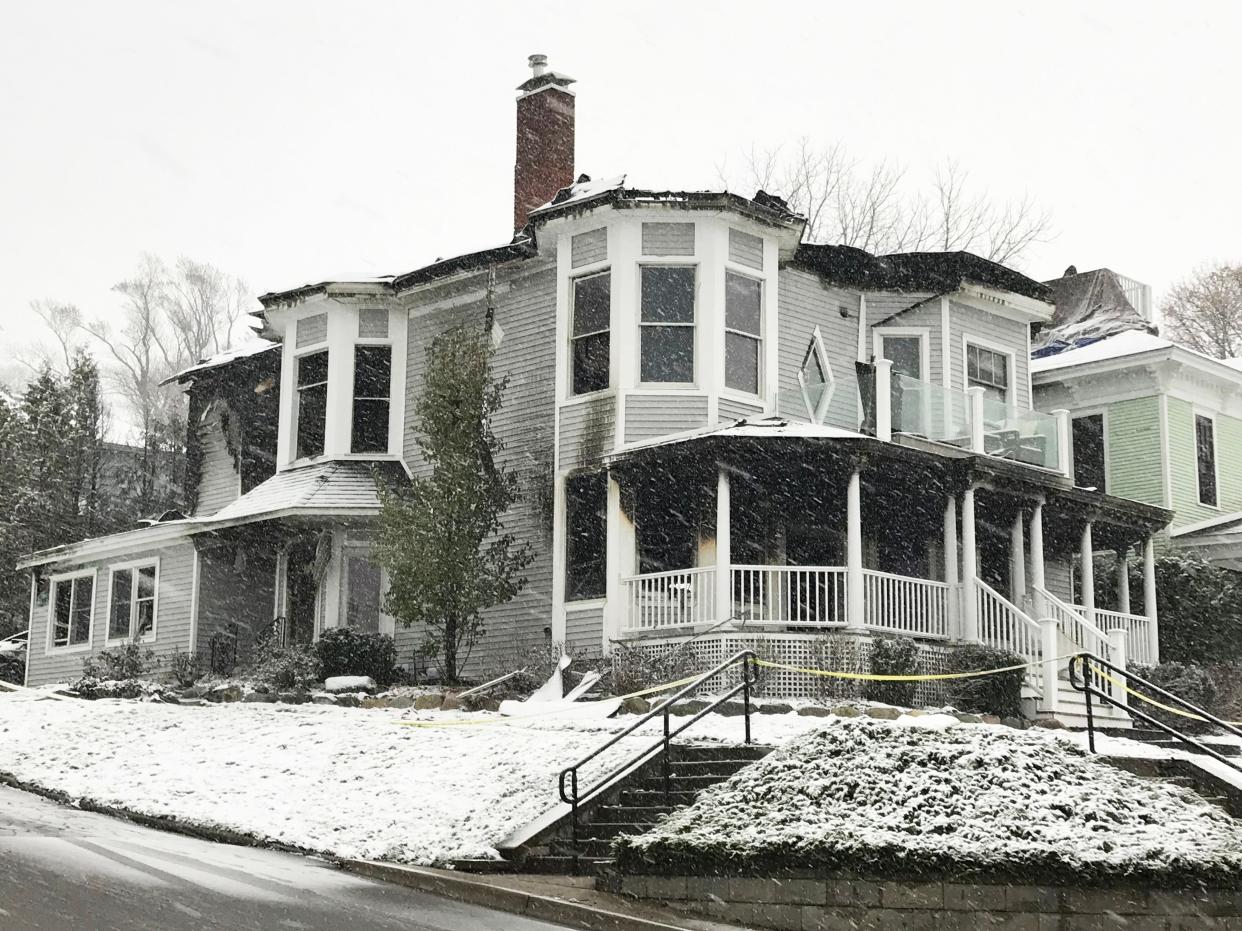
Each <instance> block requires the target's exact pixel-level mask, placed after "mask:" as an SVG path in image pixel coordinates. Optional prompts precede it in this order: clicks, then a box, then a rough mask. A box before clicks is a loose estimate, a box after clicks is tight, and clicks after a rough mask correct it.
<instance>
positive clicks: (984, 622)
mask: <svg viewBox="0 0 1242 931" xmlns="http://www.w3.org/2000/svg"><path fill="white" fill-rule="evenodd" d="M975 604H976V605H977V608H978V615H979V639H980V640H982V641H983V642H984V643H986V644H988V645H989V646H994V647H997V648H998V649H1001V650H1008V651H1009V652H1010V653H1017V654H1018V655H1019V656H1021V657H1022V658H1023V659H1025V660H1026V661H1028V662H1031V663H1036V662H1039V660H1040V658H1041V656H1042V654H1043V651H1042V649H1041V642H1040V627H1039V624H1037V623H1036V622H1035V621H1034V620H1032V619H1031V618H1030V617H1029V616H1027V614H1026V612H1024V611H1023V610H1022V609H1021V608H1019V607H1018V606H1017V605H1015V604H1014V603H1013V602H1012V601H1010V600H1009V599H1008V598H1006V597H1005V596H1004V595H1002V594H1001V593H1000V592H998V591H997V590H996V589H994V588H993V587H992V586H990V585H988V583H987V582H984V581H983V580H982V579H975ZM1030 680H1031V681H1032V682H1033V683H1038V681H1039V676H1037V675H1032V676H1030Z"/></svg>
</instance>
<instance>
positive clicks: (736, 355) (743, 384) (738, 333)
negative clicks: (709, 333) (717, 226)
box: [725, 272, 763, 394]
mask: <svg viewBox="0 0 1242 931" xmlns="http://www.w3.org/2000/svg"><path fill="white" fill-rule="evenodd" d="M762 356H763V282H761V281H758V280H756V279H754V278H748V277H747V276H746V275H739V274H737V273H736V272H725V387H726V388H732V389H734V390H735V391H745V392H746V393H747V394H759V377H760V375H759V373H760V370H761V365H760V360H761V359H762Z"/></svg>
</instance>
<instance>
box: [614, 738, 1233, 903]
mask: <svg viewBox="0 0 1242 931" xmlns="http://www.w3.org/2000/svg"><path fill="white" fill-rule="evenodd" d="M915 720H916V721H917V720H920V719H915ZM616 849H617V851H618V865H619V867H620V868H621V869H622V870H623V871H633V872H643V873H655V874H665V875H668V874H672V875H677V874H681V875H707V874H720V873H731V874H758V875H772V874H773V873H779V872H780V871H783V870H798V871H803V870H813V871H815V872H816V873H817V874H820V873H824V872H829V873H831V872H843V873H848V874H852V875H862V876H869V877H892V878H901V879H910V880H914V879H918V878H949V877H952V878H954V879H958V880H961V879H965V878H967V877H972V878H978V879H986V880H993V881H996V880H999V881H1018V882H1021V883H1023V884H1029V883H1044V882H1068V883H1073V884H1074V885H1083V884H1092V883H1106V882H1112V881H1116V880H1124V881H1132V882H1138V883H1149V884H1152V885H1155V886H1158V887H1159V888H1169V887H1174V886H1178V885H1183V884H1191V883H1196V882H1205V883H1211V884H1214V885H1226V886H1231V887H1237V886H1238V885H1239V883H1240V882H1242V879H1240V877H1242V823H1239V822H1238V821H1235V820H1234V819H1233V818H1231V817H1229V816H1228V815H1227V814H1225V813H1224V812H1223V811H1221V810H1220V809H1218V808H1216V807H1215V806H1214V805H1211V804H1209V803H1208V802H1206V801H1205V800H1203V799H1202V798H1200V797H1199V796H1197V795H1196V794H1195V793H1194V792H1192V791H1190V790H1189V789H1185V788H1182V787H1180V786H1176V785H1170V784H1168V783H1161V782H1152V781H1149V780H1143V779H1140V778H1138V777H1137V776H1133V775H1131V774H1130V773H1127V772H1125V771H1123V770H1121V769H1118V768H1115V767H1113V766H1110V765H1109V764H1107V763H1105V762H1102V761H1101V760H1100V759H1099V758H1098V757H1094V756H1091V755H1088V754H1086V753H1085V752H1084V751H1083V750H1081V749H1079V748H1078V747H1076V746H1073V745H1072V744H1070V743H1068V742H1067V741H1065V740H1063V739H1061V738H1058V737H1055V736H1053V735H1051V734H1048V733H1044V732H1041V731H1037V730H1033V731H1016V730H1012V729H1009V728H987V727H978V726H972V725H962V724H957V725H953V726H945V728H944V729H937V728H933V727H920V726H917V725H911V726H896V725H890V724H886V723H883V722H878V721H867V720H865V719H854V720H840V721H835V722H832V723H829V724H828V725H826V726H825V727H823V728H821V729H819V730H816V731H813V732H811V733H809V734H806V735H804V736H803V737H800V738H797V739H795V740H794V741H793V742H792V743H790V744H788V745H786V747H785V748H783V749H781V750H778V751H776V752H774V753H772V754H771V755H770V756H768V757H766V758H765V759H763V760H760V761H758V762H756V763H754V764H752V765H751V766H748V767H747V768H745V769H743V770H741V771H739V772H738V773H736V774H735V775H734V776H732V777H731V778H730V779H729V780H728V781H727V782H724V783H720V784H719V785H715V786H712V787H711V788H709V789H706V790H704V791H703V792H702V793H700V795H699V796H698V798H697V800H696V801H695V803H694V804H693V805H691V806H690V807H688V808H685V809H682V810H681V811H677V812H674V813H673V814H671V815H670V816H668V817H667V818H666V819H665V820H664V821H663V822H661V823H660V824H659V825H657V826H655V827H654V828H652V830H651V831H650V832H648V833H647V834H644V835H641V836H632V837H622V838H620V839H619V840H618V841H617V848H616Z"/></svg>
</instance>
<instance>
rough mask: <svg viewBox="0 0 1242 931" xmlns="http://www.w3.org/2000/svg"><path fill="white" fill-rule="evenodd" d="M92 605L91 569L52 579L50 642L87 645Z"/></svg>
mask: <svg viewBox="0 0 1242 931" xmlns="http://www.w3.org/2000/svg"><path fill="white" fill-rule="evenodd" d="M94 607H95V573H94V572H91V573H89V574H87V575H78V576H73V577H71V578H65V579H56V580H55V581H54V582H53V583H52V646H53V647H76V646H87V645H89V644H90V642H91V614H92V612H93V611H94Z"/></svg>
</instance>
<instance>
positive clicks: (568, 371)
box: [557, 237, 616, 404]
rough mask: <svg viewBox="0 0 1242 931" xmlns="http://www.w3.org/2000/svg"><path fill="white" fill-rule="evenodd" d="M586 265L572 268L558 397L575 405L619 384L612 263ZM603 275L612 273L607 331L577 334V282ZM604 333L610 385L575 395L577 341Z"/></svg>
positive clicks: (610, 276) (562, 401)
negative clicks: (562, 387)
mask: <svg viewBox="0 0 1242 931" xmlns="http://www.w3.org/2000/svg"><path fill="white" fill-rule="evenodd" d="M570 241H571V242H572V237H570ZM571 248H572V247H571ZM586 268H587V269H588V270H585V271H584V270H583V269H581V268H575V269H573V270H572V271H571V273H570V275H569V281H568V294H567V300H568V302H569V306H568V308H567V310H566V318H565V340H566V346H565V350H566V351H565V394H564V395H563V396H562V395H561V394H559V393H558V394H557V397H558V398H560V400H561V403H562V404H571V403H574V402H576V401H581V400H583V399H586V398H596V397H600V396H601V395H603V394H606V393H607V392H609V391H613V390H614V389H615V387H616V386H615V385H614V384H613V378H614V377H615V376H614V374H613V368H614V366H613V362H612V360H613V351H614V349H613V319H612V317H613V313H612V307H613V300H612V279H613V275H612V266H611V265H609V264H608V261H607V260H604V261H603V262H593V263H592V264H591V265H589V266H586ZM603 275H607V276H608V328H607V329H606V330H592V331H591V332H590V333H584V334H582V336H575V335H574V316H575V310H576V305H577V284H578V282H579V281H585V280H586V279H588V278H597V277H601V276H603ZM600 333H607V334H608V384H607V386H606V387H603V388H597V389H596V390H594V391H584V392H582V393H581V394H574V379H573V365H574V353H573V346H574V341H575V340H577V339H585V338H586V337H588V336H598V335H599V334H600Z"/></svg>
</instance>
